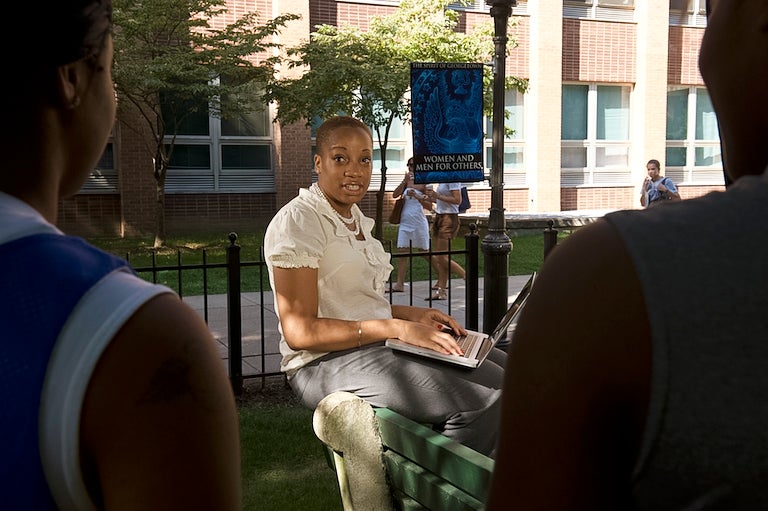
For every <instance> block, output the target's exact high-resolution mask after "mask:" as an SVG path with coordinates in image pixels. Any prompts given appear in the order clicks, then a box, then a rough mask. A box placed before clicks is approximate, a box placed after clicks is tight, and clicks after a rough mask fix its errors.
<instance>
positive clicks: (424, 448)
mask: <svg viewBox="0 0 768 511" xmlns="http://www.w3.org/2000/svg"><path fill="white" fill-rule="evenodd" d="M374 413H375V414H376V420H377V421H378V425H379V434H380V435H381V439H382V444H383V445H384V447H385V449H390V450H392V451H395V452H397V453H398V454H401V455H402V456H404V457H405V458H408V459H411V460H418V464H419V465H421V466H422V467H424V468H426V469H427V470H429V471H431V472H434V473H435V474H436V475H437V476H439V477H441V478H443V479H445V480H446V481H448V482H450V483H451V484H453V485H455V486H456V487H457V488H459V489H461V490H462V491H465V492H467V493H468V494H469V495H471V496H472V497H474V498H476V499H478V500H481V501H485V498H486V492H487V491H488V488H490V484H491V477H492V475H493V466H494V463H493V460H492V459H491V458H489V457H487V456H484V455H483V454H480V453H479V452H477V451H475V450H473V449H470V448H469V447H467V446H465V445H462V444H459V443H458V442H454V441H453V440H451V439H449V438H447V437H445V436H444V435H441V434H440V433H438V432H436V431H433V430H431V429H429V428H427V427H425V426H423V425H421V424H419V423H417V422H414V421H412V420H410V419H408V418H406V417H403V416H402V415H400V414H398V413H396V412H393V411H392V410H390V409H388V408H377V409H375V410H374Z"/></svg>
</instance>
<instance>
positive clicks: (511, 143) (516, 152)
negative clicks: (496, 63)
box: [485, 90, 528, 188]
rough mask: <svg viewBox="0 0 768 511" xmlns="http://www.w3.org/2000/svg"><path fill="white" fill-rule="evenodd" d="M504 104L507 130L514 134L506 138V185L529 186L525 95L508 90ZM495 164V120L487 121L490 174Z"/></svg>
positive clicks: (487, 171) (486, 134)
mask: <svg viewBox="0 0 768 511" xmlns="http://www.w3.org/2000/svg"><path fill="white" fill-rule="evenodd" d="M504 105H505V107H504V108H505V109H506V111H507V113H508V114H509V116H508V117H507V118H506V119H505V120H504V127H505V128H506V131H507V132H509V131H511V132H512V134H511V135H510V136H507V137H505V138H504V185H505V187H510V186H511V187H512V188H522V187H526V186H528V184H527V181H526V174H525V159H524V157H523V156H524V151H523V149H524V148H525V139H524V135H525V132H524V126H525V119H524V117H523V95H522V94H521V93H520V92H518V91H516V90H514V91H506V93H505V95H504ZM492 164H493V122H492V121H491V120H490V119H488V118H486V122H485V168H486V174H490V171H491V166H492Z"/></svg>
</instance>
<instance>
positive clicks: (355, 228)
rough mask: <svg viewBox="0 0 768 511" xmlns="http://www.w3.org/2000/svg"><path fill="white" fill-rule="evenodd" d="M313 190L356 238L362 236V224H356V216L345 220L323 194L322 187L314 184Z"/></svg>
mask: <svg viewBox="0 0 768 511" xmlns="http://www.w3.org/2000/svg"><path fill="white" fill-rule="evenodd" d="M311 188H312V191H313V192H315V193H317V194H318V195H319V196H320V197H322V198H323V199H325V202H327V203H328V205H329V206H330V207H331V210H332V211H333V212H334V213H335V214H336V217H337V218H338V219H339V220H341V221H342V222H343V223H344V225H346V226H347V229H349V230H350V231H352V232H353V233H354V234H355V236H357V235H359V234H360V223H359V222H356V220H355V215H354V214H353V215H352V218H344V217H343V216H341V213H339V212H338V211H336V208H334V207H333V205H332V204H331V201H329V200H328V197H326V196H325V194H324V193H323V190H322V189H321V188H320V185H318V184H317V183H313V184H312V187H311Z"/></svg>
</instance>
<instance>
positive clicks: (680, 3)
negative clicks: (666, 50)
mask: <svg viewBox="0 0 768 511" xmlns="http://www.w3.org/2000/svg"><path fill="white" fill-rule="evenodd" d="M669 24H670V25H684V26H692V27H706V26H707V6H706V0H669Z"/></svg>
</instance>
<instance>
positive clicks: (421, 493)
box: [313, 392, 494, 511]
mask: <svg viewBox="0 0 768 511" xmlns="http://www.w3.org/2000/svg"><path fill="white" fill-rule="evenodd" d="M313 426H314V430H315V435H317V437H318V438H319V439H320V441H321V442H322V443H323V446H324V448H325V452H326V456H327V459H328V464H329V466H330V467H331V468H332V469H334V470H335V472H336V477H337V480H338V484H339V490H340V493H341V500H342V504H343V506H344V510H345V511H351V510H355V511H361V510H392V509H397V510H409V511H410V510H427V509H428V510H449V511H462V510H475V509H485V500H486V495H487V492H488V490H489V488H490V483H491V475H492V473H493V466H494V462H493V460H492V459H491V458H489V457H487V456H484V455H482V454H480V453H479V452H477V451H475V450H473V449H470V448H469V447H466V446H464V445H462V444H459V443H458V442H456V441H454V440H451V439H450V438H448V437H446V436H443V435H441V434H440V433H437V432H436V431H434V430H432V429H430V428H429V427H427V426H424V425H422V424H419V423H417V422H414V421H412V420H410V419H407V418H406V417H403V416H402V415H400V414H398V413H395V412H393V411H392V410H390V409H388V408H373V407H371V405H369V404H368V403H367V402H366V401H365V400H363V399H361V398H359V397H357V396H355V395H354V394H351V393H349V392H334V393H333V394H330V395H329V396H327V397H325V399H323V400H322V401H321V402H320V404H318V406H317V408H316V410H315V412H314V416H313Z"/></svg>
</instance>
